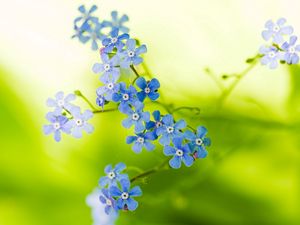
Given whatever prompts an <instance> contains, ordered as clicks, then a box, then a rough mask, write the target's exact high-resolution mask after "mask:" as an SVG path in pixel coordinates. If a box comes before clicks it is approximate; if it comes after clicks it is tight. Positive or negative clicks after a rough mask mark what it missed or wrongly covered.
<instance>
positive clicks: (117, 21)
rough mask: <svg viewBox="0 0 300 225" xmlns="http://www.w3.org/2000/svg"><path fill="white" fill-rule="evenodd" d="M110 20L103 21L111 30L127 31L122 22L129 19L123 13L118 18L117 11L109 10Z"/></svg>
mask: <svg viewBox="0 0 300 225" xmlns="http://www.w3.org/2000/svg"><path fill="white" fill-rule="evenodd" d="M111 17H112V20H111V21H105V25H106V26H108V27H111V29H112V31H113V30H115V29H119V30H120V31H122V32H123V33H128V32H129V29H128V28H127V27H125V26H124V25H123V24H124V23H125V22H127V21H128V20H129V18H128V16H127V15H123V16H121V17H120V18H119V17H118V12H117V11H112V12H111Z"/></svg>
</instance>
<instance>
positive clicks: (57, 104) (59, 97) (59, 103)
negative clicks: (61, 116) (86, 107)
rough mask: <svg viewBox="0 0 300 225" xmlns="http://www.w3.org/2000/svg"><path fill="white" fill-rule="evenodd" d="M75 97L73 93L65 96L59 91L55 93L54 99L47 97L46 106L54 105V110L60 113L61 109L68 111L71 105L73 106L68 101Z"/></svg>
mask: <svg viewBox="0 0 300 225" xmlns="http://www.w3.org/2000/svg"><path fill="white" fill-rule="evenodd" d="M75 99H76V96H75V95H74V94H68V95H67V96H65V95H64V92H62V91H60V92H57V93H56V95H55V99H53V98H48V99H47V106H49V107H54V108H55V109H54V111H55V112H57V113H61V112H62V111H63V110H68V111H70V110H71V109H72V107H74V105H73V104H71V103H70V102H71V101H74V100H75Z"/></svg>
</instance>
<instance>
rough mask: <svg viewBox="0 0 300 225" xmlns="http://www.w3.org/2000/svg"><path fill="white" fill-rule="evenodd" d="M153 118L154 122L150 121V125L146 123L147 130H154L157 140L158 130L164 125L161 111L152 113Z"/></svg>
mask: <svg viewBox="0 0 300 225" xmlns="http://www.w3.org/2000/svg"><path fill="white" fill-rule="evenodd" d="M152 116H153V118H154V121H149V122H148V123H146V129H147V130H152V132H153V134H154V135H155V136H156V139H157V134H156V130H157V129H158V128H159V127H161V126H162V125H163V123H162V118H161V115H160V111H159V110H155V111H154V112H153V113H152Z"/></svg>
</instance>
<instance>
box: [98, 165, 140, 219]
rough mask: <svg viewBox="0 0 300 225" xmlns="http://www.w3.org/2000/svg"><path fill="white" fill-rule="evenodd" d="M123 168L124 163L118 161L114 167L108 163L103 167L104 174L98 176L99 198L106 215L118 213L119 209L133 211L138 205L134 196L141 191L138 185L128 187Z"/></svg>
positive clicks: (128, 181)
mask: <svg viewBox="0 0 300 225" xmlns="http://www.w3.org/2000/svg"><path fill="white" fill-rule="evenodd" d="M125 168H126V165H125V164H124V163H118V164H117V165H116V166H115V168H113V167H112V165H108V166H106V167H105V169H104V172H105V174H106V176H104V177H101V178H100V181H99V185H100V186H101V194H100V197H99V199H100V201H101V202H102V203H103V204H104V205H105V213H106V214H107V215H109V214H111V213H112V214H114V213H118V211H119V210H129V211H134V210H136V209H137V207H138V202H137V201H136V200H135V199H134V197H139V196H141V195H142V191H141V188H140V187H139V186H135V187H133V188H131V187H130V186H131V184H130V180H129V178H128V175H127V174H124V173H123V171H124V169H125Z"/></svg>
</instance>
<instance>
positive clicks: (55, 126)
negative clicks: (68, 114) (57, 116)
mask: <svg viewBox="0 0 300 225" xmlns="http://www.w3.org/2000/svg"><path fill="white" fill-rule="evenodd" d="M53 127H54V129H55V130H58V129H59V128H60V124H59V123H58V122H56V123H53Z"/></svg>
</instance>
